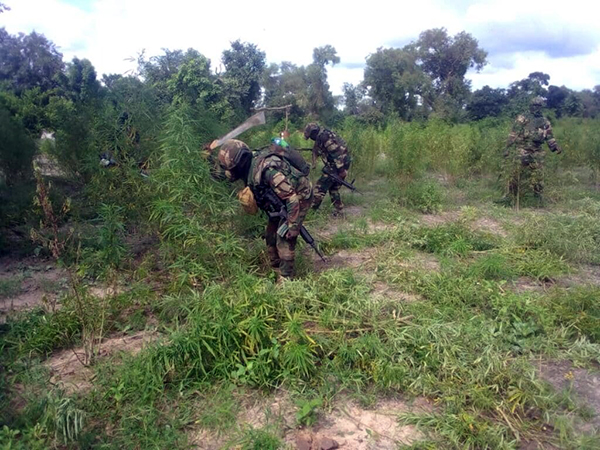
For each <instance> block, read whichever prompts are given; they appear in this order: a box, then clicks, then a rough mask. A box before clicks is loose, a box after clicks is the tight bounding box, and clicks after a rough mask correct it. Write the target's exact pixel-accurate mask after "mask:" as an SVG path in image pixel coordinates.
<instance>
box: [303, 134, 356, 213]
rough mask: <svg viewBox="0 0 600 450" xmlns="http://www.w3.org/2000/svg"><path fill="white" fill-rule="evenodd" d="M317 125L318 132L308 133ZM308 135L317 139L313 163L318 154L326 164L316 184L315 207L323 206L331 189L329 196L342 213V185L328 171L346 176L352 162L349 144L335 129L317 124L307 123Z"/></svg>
mask: <svg viewBox="0 0 600 450" xmlns="http://www.w3.org/2000/svg"><path fill="white" fill-rule="evenodd" d="M315 127H316V129H317V130H318V132H317V133H314V131H313V133H312V135H311V134H310V133H307V131H310V130H315ZM307 135H308V137H310V138H311V139H313V140H314V141H315V144H314V146H313V164H314V163H315V161H316V158H317V157H318V156H320V157H321V158H322V160H323V164H325V167H324V168H323V174H322V175H321V177H320V178H319V180H318V181H317V184H316V185H315V190H314V200H313V208H314V209H318V208H319V206H321V202H322V201H323V198H325V194H327V192H328V191H329V196H330V197H331V202H332V203H333V206H334V207H335V210H336V213H340V212H341V211H342V209H343V208H344V204H343V203H342V198H341V196H340V187H342V185H341V184H340V183H337V182H336V181H334V180H333V179H332V178H331V177H330V176H329V175H327V173H326V171H329V172H332V173H334V174H336V175H337V176H338V177H340V178H342V179H345V178H346V175H347V174H348V169H349V168H350V163H351V162H352V159H351V157H350V153H349V152H348V146H347V145H346V143H345V142H344V140H343V139H342V138H340V137H339V136H338V135H337V134H335V133H334V132H333V131H330V130H327V129H320V128H319V127H318V125H317V124H308V125H307V127H306V130H305V137H307Z"/></svg>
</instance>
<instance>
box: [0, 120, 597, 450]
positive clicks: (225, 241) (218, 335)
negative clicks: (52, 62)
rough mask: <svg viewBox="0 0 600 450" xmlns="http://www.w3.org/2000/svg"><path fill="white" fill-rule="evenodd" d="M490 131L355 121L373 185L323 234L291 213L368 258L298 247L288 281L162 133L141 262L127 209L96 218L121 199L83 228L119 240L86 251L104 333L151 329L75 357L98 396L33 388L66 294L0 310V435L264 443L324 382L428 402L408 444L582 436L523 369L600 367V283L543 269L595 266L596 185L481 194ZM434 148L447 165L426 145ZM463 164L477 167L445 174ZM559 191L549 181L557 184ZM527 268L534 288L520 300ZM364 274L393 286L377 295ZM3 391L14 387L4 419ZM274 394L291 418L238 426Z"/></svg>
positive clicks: (488, 182)
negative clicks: (515, 202)
mask: <svg viewBox="0 0 600 450" xmlns="http://www.w3.org/2000/svg"><path fill="white" fill-rule="evenodd" d="M500 128H501V127H500ZM500 128H493V127H491V128H490V127H487V128H486V127H485V126H482V127H481V128H478V129H473V130H470V131H469V130H467V129H466V127H463V126H459V127H457V128H456V129H454V128H451V127H449V126H447V125H445V124H442V123H437V124H435V123H432V124H429V125H420V124H409V125H402V124H397V125H396V128H390V129H387V130H385V131H382V132H381V134H378V133H376V132H375V131H373V130H371V131H370V132H369V133H370V134H369V133H365V134H361V132H359V131H357V132H356V134H355V135H352V136H351V139H349V141H351V142H353V143H354V145H355V146H358V145H359V144H361V143H363V144H365V154H364V155H361V156H360V158H358V159H357V166H356V167H357V169H359V168H365V170H366V173H379V172H383V173H384V175H385V176H386V177H387V178H386V179H385V180H383V181H381V182H378V183H373V184H370V183H366V182H365V181H364V180H363V181H362V182H360V184H359V186H360V187H361V189H362V190H364V192H365V193H364V195H363V196H362V197H361V196H358V195H350V194H348V193H347V192H346V193H344V194H343V195H344V197H345V200H347V204H348V205H352V206H355V207H357V210H360V214H359V215H357V216H350V217H348V218H347V219H346V220H345V221H343V222H342V221H339V223H343V225H341V226H340V227H339V228H338V230H337V231H336V230H335V229H333V228H331V230H330V232H329V233H324V232H323V231H324V230H326V229H327V228H328V227H330V226H331V225H332V224H335V223H338V222H332V221H331V220H330V219H329V216H328V213H329V211H330V207H329V205H327V204H324V205H323V206H324V208H323V209H322V210H321V211H319V212H318V213H312V212H311V213H310V214H309V216H308V220H307V222H306V225H307V227H308V228H309V229H310V230H311V232H312V231H314V233H313V234H322V235H323V238H322V239H321V244H322V246H323V248H324V250H325V251H326V253H327V254H329V255H333V254H335V253H337V252H339V251H340V250H342V249H344V250H352V251H353V252H357V253H359V252H364V251H368V252H369V257H370V258H371V260H370V263H369V267H371V266H372V267H373V268H374V269H373V271H372V272H370V273H364V272H361V271H359V270H356V269H353V268H344V267H337V268H330V269H327V270H323V271H322V272H319V273H315V272H314V270H312V269H313V268H312V262H311V259H310V258H309V257H308V256H307V255H306V251H307V250H308V249H305V248H304V249H303V250H302V252H304V254H302V255H300V256H299V260H300V262H299V265H300V273H301V274H302V276H301V277H300V278H299V279H297V280H294V281H287V282H284V283H279V284H277V283H276V282H275V276H274V274H273V272H272V271H270V269H269V268H268V267H267V265H266V264H265V260H264V241H263V240H262V238H261V233H262V230H263V227H264V217H244V218H239V219H238V218H237V209H236V208H237V207H236V206H235V205H234V204H233V203H232V201H231V189H229V188H227V187H223V186H222V185H218V184H214V183H213V182H212V181H211V180H210V178H209V177H208V173H207V171H206V167H205V165H204V162H203V161H202V160H201V159H200V158H196V155H195V153H194V152H192V151H187V150H185V149H192V148H195V147H194V145H195V144H196V142H195V138H194V135H193V134H192V133H191V132H190V130H189V129H188V128H187V127H186V122H185V118H182V120H181V121H180V122H177V123H175V121H174V123H171V124H169V126H168V127H167V130H166V132H165V133H166V135H165V137H164V140H163V141H162V145H163V150H164V152H165V155H166V158H167V160H166V161H165V163H164V165H163V166H161V168H160V169H158V170H157V172H158V173H157V174H156V178H155V179H156V180H157V181H156V183H157V184H156V185H155V186H149V187H148V188H147V189H148V191H153V192H154V194H155V195H156V198H155V201H154V202H153V203H152V205H150V206H149V216H150V221H151V224H152V225H149V227H150V228H152V229H153V230H154V231H156V232H158V233H159V235H160V242H159V243H157V244H156V245H157V246H158V248H157V249H156V253H157V255H158V256H157V257H156V258H157V261H154V262H152V264H150V263H148V265H147V266H146V263H143V264H142V267H133V269H134V270H133V271H131V270H128V268H129V265H123V266H121V265H120V263H121V260H122V259H123V258H125V259H128V258H129V257H128V256H127V252H124V251H121V250H123V249H122V248H121V247H120V245H121V242H124V241H125V239H124V238H125V237H126V234H127V227H126V226H125V224H124V223H122V220H125V219H124V218H123V219H122V218H121V216H120V215H114V217H112V219H111V214H112V213H111V211H112V212H114V213H117V212H119V210H118V209H105V210H104V215H103V216H102V217H101V219H102V220H103V221H104V222H103V223H104V224H105V225H104V226H105V227H106V229H107V230H108V231H110V230H112V232H111V234H109V235H106V236H100V237H101V238H102V239H103V240H104V242H108V243H110V242H112V243H114V244H115V245H117V246H118V247H119V248H117V250H119V251H118V252H116V253H107V252H103V253H94V254H93V259H92V261H91V262H93V263H94V264H95V266H94V271H93V273H94V274H95V275H97V276H101V273H102V270H101V269H102V268H103V263H102V261H110V264H111V265H113V266H115V267H122V269H121V270H122V272H123V273H122V274H121V278H120V283H121V284H125V285H126V286H127V287H128V290H126V292H124V293H122V294H120V295H117V296H114V297H113V298H111V299H110V301H109V302H108V305H107V308H108V311H107V319H106V320H107V324H106V331H105V335H110V334H111V333H114V332H117V331H118V332H128V331H131V330H142V329H145V328H147V327H152V328H157V329H158V330H159V331H160V332H161V334H162V339H161V340H160V341H159V342H156V343H153V344H150V345H148V346H147V347H146V348H145V349H144V350H143V351H141V352H140V353H138V354H136V355H123V356H122V357H120V358H118V359H112V360H108V359H102V358H101V359H100V360H99V361H98V362H97V363H96V365H94V366H93V367H92V369H91V370H93V371H94V374H95V377H94V389H92V390H91V391H88V392H79V393H75V394H71V395H66V394H65V393H63V392H60V391H59V390H57V389H54V388H52V387H51V386H50V385H49V383H48V378H49V374H48V373H47V371H45V370H44V369H43V366H42V365H41V362H42V360H43V359H44V358H46V357H48V356H49V355H51V354H52V352H53V351H55V350H57V349H59V348H64V347H68V346H72V345H75V344H77V343H78V342H79V340H80V334H81V324H80V322H79V320H78V316H77V315H76V314H74V311H73V310H72V309H71V308H70V307H69V302H66V303H65V306H63V307H62V308H59V309H57V311H55V312H54V313H48V312H45V311H41V310H36V311H31V312H27V313H23V314H21V315H19V316H16V317H13V318H11V319H10V320H9V321H8V323H7V324H5V325H3V327H2V329H1V330H0V349H1V350H2V351H3V356H4V355H6V357H3V359H2V362H1V364H2V367H1V369H2V371H3V374H6V376H3V378H2V380H1V382H0V393H1V397H0V406H1V407H2V408H1V410H2V411H3V414H2V416H1V417H0V419H1V422H0V437H1V439H2V441H3V444H4V442H8V444H7V445H9V447H8V448H63V447H67V448H69V447H70V448H98V449H109V448H125V449H128V448H131V449H135V448H189V446H190V445H191V444H192V441H193V439H194V436H197V435H198V433H199V432H200V431H202V430H205V431H207V432H210V433H212V434H214V435H216V436H218V437H219V438H220V439H222V440H223V441H222V442H224V444H223V445H224V446H225V447H226V448H227V446H229V447H234V448H243V449H276V448H283V446H284V443H283V438H284V434H283V433H282V430H283V429H285V426H291V427H296V428H299V427H311V426H312V427H314V426H318V425H319V424H320V423H321V421H322V420H323V417H325V416H326V414H327V413H328V407H329V406H330V405H331V404H332V403H333V402H334V401H335V400H336V399H337V398H338V397H342V396H341V395H340V394H341V393H343V394H345V396H344V398H347V397H346V395H347V396H348V397H351V398H354V399H357V400H358V401H360V402H361V403H362V404H365V405H371V406H374V405H375V404H376V401H377V399H378V398H381V397H384V396H386V395H396V394H399V393H400V394H402V395H403V396H405V397H408V398H417V397H425V398H427V399H428V400H429V401H430V403H431V404H432V405H433V408H432V410H431V411H429V412H425V413H419V414H416V413H406V414H403V415H402V416H401V417H400V420H401V421H402V423H405V424H413V425H416V426H417V427H418V428H419V429H420V430H421V431H422V433H423V436H424V439H423V440H422V441H419V442H417V443H415V444H413V446H412V448H415V449H416V448H457V449H458V448H461V449H480V448H506V449H515V448H519V446H521V445H524V444H525V443H526V442H533V441H538V442H541V443H542V444H543V445H545V446H550V445H554V446H556V447H559V448H565V449H571V448H572V449H575V448H595V447H594V445H596V444H597V443H598V440H597V437H595V436H591V435H589V434H588V435H586V434H585V433H582V432H581V431H580V422H581V421H585V420H586V419H589V418H590V413H589V411H587V412H586V411H585V410H584V409H583V408H582V407H581V405H580V404H579V403H578V402H577V401H576V400H575V398H574V396H573V394H572V393H569V392H559V393H556V392H554V391H553V390H552V389H551V388H550V387H549V386H548V385H547V384H546V383H545V382H543V381H542V380H540V379H539V378H538V377H537V375H536V371H535V362H536V361H539V360H554V359H559V360H560V359H565V360H570V361H573V362H574V363H576V364H577V365H579V366H582V367H594V365H596V364H598V363H599V362H600V342H599V340H600V335H599V334H598V328H599V327H598V323H599V322H600V310H599V309H598V304H597V298H598V297H599V296H600V290H599V288H598V286H593V285H590V286H576V287H572V286H569V287H565V284H563V283H561V282H560V281H561V279H562V277H565V276H567V275H568V274H570V273H572V272H576V271H577V270H578V268H579V266H580V265H582V264H583V265H591V264H598V263H599V262H600V261H598V260H597V256H598V252H597V249H598V248H599V245H598V244H599V243H600V241H599V228H598V223H600V222H599V221H598V219H599V218H600V207H599V203H598V198H597V196H596V193H595V191H594V189H593V188H592V187H590V185H589V184H588V181H587V179H586V180H584V181H581V180H583V178H581V177H580V178H579V179H578V180H580V181H578V183H577V184H576V185H575V186H572V187H571V188H570V189H568V190H564V191H563V193H562V194H561V195H562V197H561V198H560V199H557V200H556V202H555V203H550V204H549V205H548V206H547V207H546V208H545V209H536V210H532V209H524V210H522V211H519V212H517V211H514V210H511V209H507V208H501V207H498V206H494V205H492V204H491V203H490V200H491V198H492V194H493V192H494V180H492V179H491V178H490V176H488V175H487V174H486V167H488V166H489V165H492V164H493V163H494V161H495V159H494V157H493V155H491V154H488V153H486V152H487V151H488V150H486V148H484V146H483V144H481V143H480V140H482V142H484V143H485V145H488V144H489V145H490V146H491V147H493V148H495V147H494V146H496V144H497V139H498V138H499V136H500V134H502V133H500V131H498V130H499V129H500ZM434 138H435V139H434ZM367 143H370V144H369V146H367V145H366V144H367ZM421 145H422V147H420V146H421ZM436 145H437V146H442V147H443V148H444V149H445V150H444V151H445V152H446V153H445V154H446V155H448V157H447V158H446V159H447V160H443V161H442V160H439V161H437V160H434V159H432V158H430V156H431V155H433V154H434V153H433V149H434V147H435V146H436ZM421 148H423V149H424V150H422V151H423V152H424V155H425V157H424V158H420V157H419V156H420V155H421V154H420V153H419V151H421V150H420V149H421ZM182 149H183V150H182ZM182 151H183V152H184V153H185V155H186V157H185V161H182V160H181V158H180V156H178V155H180V152H182ZM178 152H179V153H178ZM375 152H382V153H384V154H385V155H386V161H389V162H390V164H389V168H388V166H382V165H381V159H380V158H376V157H375V158H371V157H372V156H373V155H374V154H375ZM452 158H454V160H453V159H452ZM465 167H471V168H472V172H473V173H483V174H484V175H485V176H482V177H472V176H471V177H466V176H462V175H465V174H466V172H465V170H464V168H465ZM432 168H435V169H436V170H437V171H438V172H437V173H436V174H434V175H431V174H429V173H428V172H427V171H428V170H430V169H432ZM393 170H396V171H398V173H397V174H396V175H394V173H393ZM442 173H443V175H444V176H443V177H441V176H438V175H441V174H442ZM473 173H471V174H470V175H472V174H473ZM409 175H410V176H414V177H415V180H416V181H415V182H412V181H411V178H410V176H409ZM442 179H443V180H444V181H440V180H442ZM563 182H564V180H563V179H559V178H557V179H556V182H555V184H553V183H552V182H551V183H549V186H548V188H549V189H550V190H552V189H556V190H557V191H558V188H559V187H560V186H561V183H563ZM586 192H587V193H589V195H587V196H586V195H585V193H586ZM442 210H445V211H451V212H452V214H448V215H447V218H444V220H446V221H445V222H444V221H443V220H441V221H440V223H439V224H438V225H437V226H426V225H425V221H426V219H424V216H423V214H424V213H426V214H437V213H439V212H440V211H442ZM117 216H118V217H117ZM443 217H446V216H443ZM480 218H488V219H494V220H495V221H497V222H501V223H502V225H503V229H506V231H507V232H506V234H497V233H496V234H494V233H492V232H484V231H481V230H480V229H477V227H476V224H477V221H478V219H480ZM109 219H110V220H109ZM111 220H112V222H111ZM111 223H112V225H111ZM339 223H338V225H339ZM382 224H385V225H386V226H381V225H382ZM374 225H377V226H378V227H377V228H374V227H373V226H374ZM504 225H506V226H504ZM111 236H118V237H119V239H118V240H117V241H115V240H112V237H111ZM122 238H123V239H122ZM302 252H299V253H302ZM135 269H137V270H135ZM523 278H525V279H527V280H530V281H531V282H532V283H537V284H540V285H541V284H542V283H544V285H545V286H546V285H547V286H550V287H549V288H547V289H539V290H535V291H530V292H520V291H519V290H518V289H516V284H517V283H518V282H519V281H520V280H521V279H523ZM379 285H383V286H386V287H388V288H390V292H392V293H390V294H388V293H384V294H380V295H378V296H375V295H374V293H373V291H374V289H376V287H377V286H379ZM155 286H157V288H155ZM49 288H52V287H51V286H50V287H49ZM10 289H12V287H11V285H10V283H9V284H8V285H6V286H4V287H0V292H7V291H10ZM393 292H399V293H405V294H412V297H411V298H412V299H413V300H410V301H405V300H400V299H399V298H398V297H397V296H394V294H393ZM21 385H25V386H27V387H28V389H29V392H30V393H31V395H29V396H26V397H27V398H26V405H25V406H24V408H23V409H22V410H20V411H16V410H14V411H13V409H11V408H10V405H11V402H13V401H14V398H15V394H16V392H17V391H18V389H19V386H21ZM277 389H282V390H285V391H286V392H289V394H290V397H291V398H292V399H294V400H295V402H294V404H295V411H294V416H295V417H294V418H293V419H292V423H286V424H284V423H283V422H281V420H283V419H281V418H275V419H274V420H267V421H266V422H267V423H265V424H264V425H262V424H261V425H254V426H253V425H250V424H245V423H244V421H243V415H244V414H243V413H244V411H245V403H244V401H243V399H244V397H245V395H246V394H248V395H258V394H263V393H269V392H273V391H275V390H277ZM6 412H10V414H7V413H6ZM278 420H279V421H278ZM65 442H66V443H65Z"/></svg>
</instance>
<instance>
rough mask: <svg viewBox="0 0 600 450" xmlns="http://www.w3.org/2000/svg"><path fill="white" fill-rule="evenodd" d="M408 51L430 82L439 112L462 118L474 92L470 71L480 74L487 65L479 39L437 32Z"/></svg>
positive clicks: (428, 33) (422, 36) (426, 34)
mask: <svg viewBox="0 0 600 450" xmlns="http://www.w3.org/2000/svg"><path fill="white" fill-rule="evenodd" d="M406 49H407V50H408V51H411V52H414V54H415V56H416V61H417V64H419V66H420V67H421V69H422V70H423V72H424V73H426V74H427V75H429V77H430V78H431V81H432V83H433V87H434V89H435V94H436V99H435V102H434V105H433V106H434V109H435V110H436V112H438V113H441V114H440V115H442V116H444V117H448V116H450V115H452V116H455V115H459V114H460V113H461V111H462V109H463V108H464V106H465V104H466V100H467V98H468V96H469V93H470V88H471V86H470V82H469V81H468V80H466V79H465V75H466V74H467V71H468V70H469V69H475V70H476V71H478V72H479V71H480V70H481V69H482V68H483V67H484V66H485V65H486V64H487V59H486V58H487V52H485V51H484V50H483V49H481V48H479V43H478V41H477V39H475V38H473V36H471V35H470V34H469V33H466V32H464V31H462V32H460V33H458V34H457V35H455V36H453V37H452V36H449V35H448V32H447V31H446V29H445V28H435V29H432V30H427V31H424V32H423V33H421V34H420V35H419V39H418V40H417V41H416V42H413V43H411V44H409V45H408V46H407V47H406Z"/></svg>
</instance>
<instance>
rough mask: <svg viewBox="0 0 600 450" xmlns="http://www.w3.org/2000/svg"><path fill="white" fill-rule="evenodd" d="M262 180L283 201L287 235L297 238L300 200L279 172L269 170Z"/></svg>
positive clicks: (272, 169)
mask: <svg viewBox="0 0 600 450" xmlns="http://www.w3.org/2000/svg"><path fill="white" fill-rule="evenodd" d="M264 179H265V181H266V182H267V183H269V186H270V187H271V188H272V189H273V191H274V192H275V194H277V196H278V197H279V198H280V199H281V200H283V202H284V203H285V208H286V210H287V214H288V217H287V225H288V233H291V234H292V235H295V236H297V235H298V233H299V231H300V230H299V227H300V225H299V218H300V198H299V197H298V194H297V192H296V190H295V189H294V187H293V186H292V184H291V183H290V181H289V180H288V179H287V177H286V176H285V175H284V174H283V173H281V172H280V171H279V170H277V169H274V168H269V169H267V170H266V171H265V173H264Z"/></svg>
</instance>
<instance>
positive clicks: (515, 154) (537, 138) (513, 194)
mask: <svg viewBox="0 0 600 450" xmlns="http://www.w3.org/2000/svg"><path fill="white" fill-rule="evenodd" d="M544 106H545V101H544V99H543V98H542V97H534V98H533V99H531V101H530V103H529V112H528V113H526V114H520V115H519V116H517V118H516V120H515V123H514V125H513V128H512V131H511V132H510V135H509V138H508V142H507V146H506V152H505V153H504V157H505V158H507V161H508V163H509V166H510V170H509V181H508V193H507V196H506V197H505V199H508V200H511V201H513V200H515V199H516V198H517V196H519V195H520V193H521V192H523V189H526V190H531V191H533V194H534V196H535V197H536V198H538V199H539V200H541V199H542V193H543V190H544V184H543V182H544V180H543V172H542V171H543V166H544V155H545V152H544V151H543V149H542V144H544V142H545V143H546V144H547V145H548V148H549V149H550V150H551V151H552V152H555V153H561V152H562V150H561V148H560V147H559V145H558V144H557V142H556V139H554V136H553V134H552V126H551V124H550V121H549V120H548V119H546V118H545V117H544V116H543V114H542V109H543V108H544Z"/></svg>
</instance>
